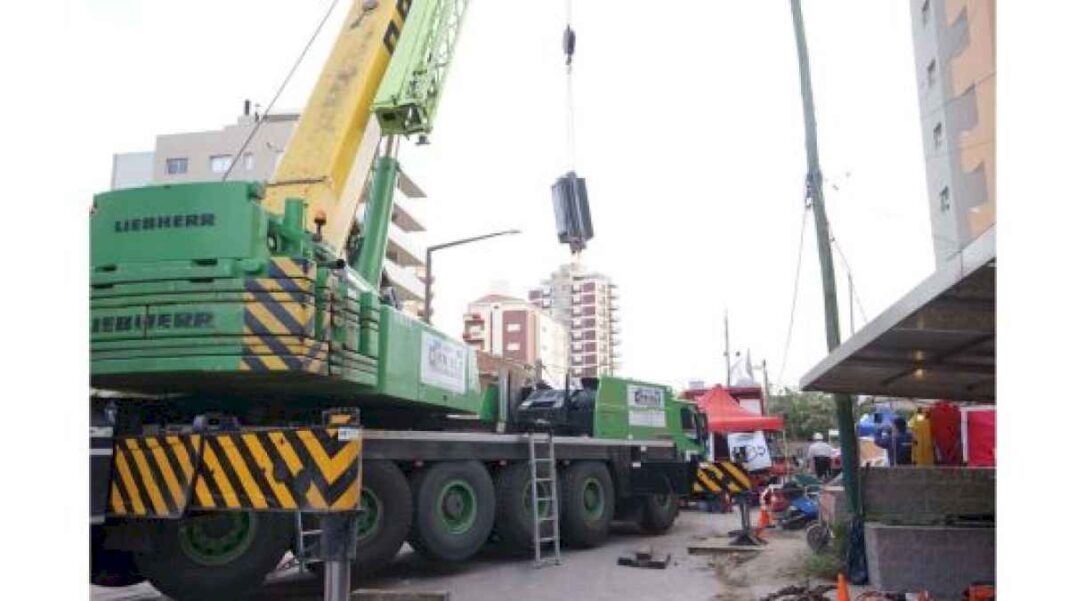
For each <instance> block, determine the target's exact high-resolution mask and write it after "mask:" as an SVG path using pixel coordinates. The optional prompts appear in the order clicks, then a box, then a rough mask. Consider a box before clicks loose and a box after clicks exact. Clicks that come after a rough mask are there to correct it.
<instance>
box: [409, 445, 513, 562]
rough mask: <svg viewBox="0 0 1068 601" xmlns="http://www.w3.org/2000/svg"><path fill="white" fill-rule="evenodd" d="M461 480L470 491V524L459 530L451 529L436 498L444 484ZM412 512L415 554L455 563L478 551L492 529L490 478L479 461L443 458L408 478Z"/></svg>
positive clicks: (410, 539) (492, 507)
mask: <svg viewBox="0 0 1068 601" xmlns="http://www.w3.org/2000/svg"><path fill="white" fill-rule="evenodd" d="M457 480H458V481H460V482H462V483H463V484H464V485H466V486H467V487H469V488H470V489H471V491H472V492H473V500H474V508H473V514H472V516H473V517H472V523H471V524H470V526H469V527H467V528H466V529H465V530H464V531H462V532H450V531H449V529H448V527H447V526H446V524H445V523H444V521H443V512H442V511H439V510H440V509H441V507H440V505H439V503H438V499H439V495H441V494H442V493H443V491H444V489H445V485H446V484H447V483H449V482H452V481H457ZM411 487H412V499H413V501H414V503H413V505H414V508H415V511H414V512H413V515H412V528H411V532H410V533H409V534H408V542H409V543H410V544H411V545H412V548H413V549H415V550H416V552H417V553H419V554H420V555H422V556H423V557H426V558H427V559H432V560H436V561H450V562H457V561H463V560H465V559H468V558H470V557H471V556H472V555H474V554H475V553H477V552H478V550H479V549H480V548H481V547H482V545H483V544H484V543H485V542H486V539H488V538H489V535H490V532H491V531H492V530H493V518H494V513H495V508H496V498H495V497H496V495H495V494H494V492H493V479H492V478H490V475H489V472H488V471H487V470H486V467H485V466H484V465H482V464H481V463H480V462H478V461H442V462H440V463H435V464H434V465H432V466H430V467H428V468H426V469H424V470H421V471H419V472H417V473H416V474H415V476H414V477H413V478H412V479H411Z"/></svg>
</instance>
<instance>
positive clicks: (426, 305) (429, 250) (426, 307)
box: [423, 230, 519, 325]
mask: <svg viewBox="0 0 1068 601" xmlns="http://www.w3.org/2000/svg"><path fill="white" fill-rule="evenodd" d="M518 233H519V230H502V231H499V232H493V233H491V234H483V235H481V236H472V237H470V238H463V239H462V240H453V241H452V242H444V243H442V244H434V245H432V246H428V247H426V282H425V284H424V287H423V297H424V300H423V321H424V322H425V323H426V324H427V325H430V315H431V309H430V298H431V283H432V282H433V281H434V271H433V269H434V268H433V263H432V260H433V258H432V255H433V253H434V251H436V250H441V249H443V248H452V247H453V246H460V245H462V244H470V243H472V242H478V241H479V240H485V239H487V238H496V237H497V236H509V235H512V234H518Z"/></svg>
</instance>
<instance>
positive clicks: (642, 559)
mask: <svg viewBox="0 0 1068 601" xmlns="http://www.w3.org/2000/svg"><path fill="white" fill-rule="evenodd" d="M670 561H671V554H670V553H668V554H667V555H664V556H657V555H656V554H655V552H654V551H653V548H652V547H642V548H641V549H638V550H637V551H634V552H633V553H632V554H631V555H624V556H622V557H620V558H619V560H618V561H617V562H616V563H617V564H618V565H621V566H627V567H629V568H653V569H657V570H663V569H665V568H667V565H668V562H670Z"/></svg>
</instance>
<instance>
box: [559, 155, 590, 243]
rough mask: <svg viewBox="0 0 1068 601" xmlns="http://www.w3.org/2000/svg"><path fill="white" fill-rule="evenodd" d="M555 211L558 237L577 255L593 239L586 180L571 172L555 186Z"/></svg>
mask: <svg viewBox="0 0 1068 601" xmlns="http://www.w3.org/2000/svg"><path fill="white" fill-rule="evenodd" d="M553 211H554V212H555V214H556V236H557V239H558V240H559V241H560V242H561V243H565V244H567V245H568V246H570V247H571V252H572V253H576V252H578V251H580V250H582V249H584V248H586V242H587V241H589V240H590V239H591V238H593V221H592V220H591V219H590V203H589V199H588V197H587V195H586V178H583V177H578V176H577V175H575V172H574V171H569V172H567V174H565V175H564V176H562V177H560V178H559V179H557V180H556V183H555V184H553Z"/></svg>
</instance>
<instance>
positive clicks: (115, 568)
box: [89, 526, 145, 587]
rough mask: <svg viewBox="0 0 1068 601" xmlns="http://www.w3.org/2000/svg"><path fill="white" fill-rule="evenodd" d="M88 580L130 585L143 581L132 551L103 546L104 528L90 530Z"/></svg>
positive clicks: (96, 582) (94, 527) (105, 584)
mask: <svg viewBox="0 0 1068 601" xmlns="http://www.w3.org/2000/svg"><path fill="white" fill-rule="evenodd" d="M90 545H91V547H90V551H89V563H90V570H89V581H90V582H92V583H93V584H95V585H97V586H108V587H113V586H132V585H134V584H138V583H141V582H144V581H145V577H144V576H142V575H141V572H140V571H139V570H138V569H137V566H136V565H134V561H133V553H131V552H130V551H120V550H118V549H105V548H104V529H103V527H102V526H93V527H92V528H91V530H90Z"/></svg>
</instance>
